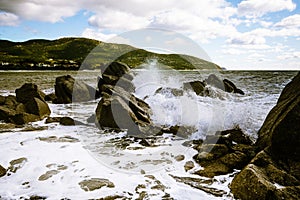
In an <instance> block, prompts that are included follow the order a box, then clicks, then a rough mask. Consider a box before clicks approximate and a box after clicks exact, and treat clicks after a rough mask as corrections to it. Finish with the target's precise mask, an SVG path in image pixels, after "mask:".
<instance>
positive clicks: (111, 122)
mask: <svg viewBox="0 0 300 200" xmlns="http://www.w3.org/2000/svg"><path fill="white" fill-rule="evenodd" d="M102 90H103V92H102V94H103V97H102V99H101V100H100V102H99V103H98V106H97V109H96V122H97V124H98V125H99V127H100V128H113V129H127V130H128V134H130V135H137V136H141V134H142V132H143V131H142V130H141V127H146V126H149V125H151V124H152V122H151V119H150V113H151V109H150V107H149V105H148V104H147V103H145V102H144V101H142V100H141V99H138V98H137V97H135V96H134V95H133V94H130V93H129V92H127V91H125V90H124V89H123V88H121V87H118V86H111V85H103V86H102Z"/></svg>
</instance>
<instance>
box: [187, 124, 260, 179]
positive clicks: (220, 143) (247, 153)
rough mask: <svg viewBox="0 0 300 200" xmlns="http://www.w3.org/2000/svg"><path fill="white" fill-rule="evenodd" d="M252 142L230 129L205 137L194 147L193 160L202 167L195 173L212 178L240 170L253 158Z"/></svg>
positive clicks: (241, 133)
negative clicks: (196, 151)
mask: <svg viewBox="0 0 300 200" xmlns="http://www.w3.org/2000/svg"><path fill="white" fill-rule="evenodd" d="M251 144H252V141H251V140H250V139H249V137H248V136H246V135H245V134H244V133H243V132H242V131H241V130H240V129H231V130H226V131H222V132H217V133H216V134H215V135H211V136H207V137H206V140H204V141H203V143H202V144H199V145H197V146H196V148H195V149H196V150H198V154H196V155H195V156H194V157H193V158H194V160H195V161H196V162H197V163H198V164H199V165H201V166H202V167H204V169H201V170H198V171H196V172H195V173H196V174H198V175H201V176H207V177H213V176H217V175H223V174H228V173H232V172H233V171H234V170H235V169H242V168H243V167H245V166H246V165H247V164H248V163H249V161H250V160H251V159H252V158H253V157H254V156H255V148H254V147H253V145H251Z"/></svg>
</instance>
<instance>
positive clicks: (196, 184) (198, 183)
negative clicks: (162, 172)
mask: <svg viewBox="0 0 300 200" xmlns="http://www.w3.org/2000/svg"><path fill="white" fill-rule="evenodd" d="M170 176H171V177H172V178H174V179H175V180H176V181H177V182H181V183H184V184H187V185H189V186H191V187H193V188H196V189H199V190H202V191H204V192H206V193H208V194H212V195H214V196H216V197H222V196H223V195H225V194H226V192H225V191H223V190H219V189H216V188H213V187H209V186H210V185H212V184H213V183H214V181H213V180H212V179H201V178H191V177H178V176H174V175H170Z"/></svg>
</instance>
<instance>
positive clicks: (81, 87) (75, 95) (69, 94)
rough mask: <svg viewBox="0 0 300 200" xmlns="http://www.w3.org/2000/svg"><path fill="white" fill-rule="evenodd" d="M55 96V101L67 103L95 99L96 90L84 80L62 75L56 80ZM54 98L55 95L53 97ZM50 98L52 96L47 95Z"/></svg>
mask: <svg viewBox="0 0 300 200" xmlns="http://www.w3.org/2000/svg"><path fill="white" fill-rule="evenodd" d="M54 87H55V96H56V98H55V99H54V100H53V103H57V104H67V103H72V102H83V101H90V100H93V99H95V94H96V90H95V89H94V88H93V87H91V86H89V85H87V84H85V83H84V82H82V81H79V80H78V81H75V79H74V78H73V77H72V76H70V75H66V76H60V77H57V78H56V80H55V86H54ZM51 98H52V99H53V96H52V97H51ZM47 99H50V96H49V97H47Z"/></svg>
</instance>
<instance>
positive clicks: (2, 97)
mask: <svg viewBox="0 0 300 200" xmlns="http://www.w3.org/2000/svg"><path fill="white" fill-rule="evenodd" d="M5 99H6V97H5V96H2V95H0V105H3V104H4V102H5Z"/></svg>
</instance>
